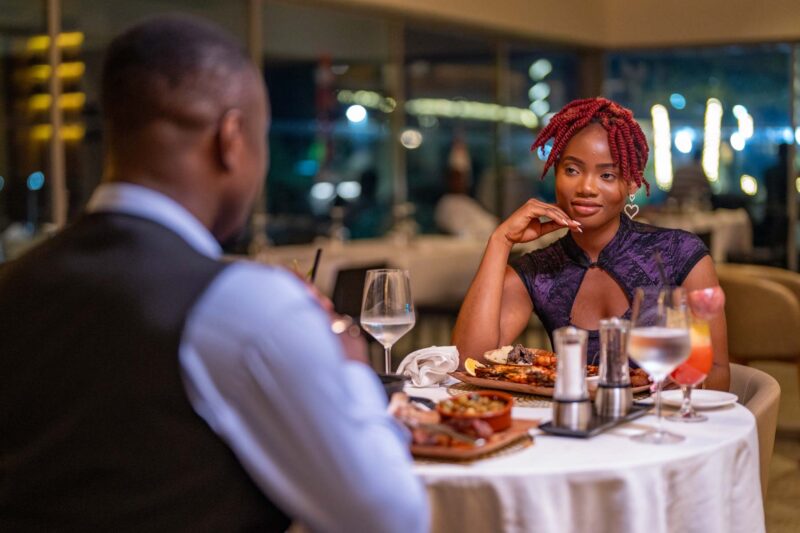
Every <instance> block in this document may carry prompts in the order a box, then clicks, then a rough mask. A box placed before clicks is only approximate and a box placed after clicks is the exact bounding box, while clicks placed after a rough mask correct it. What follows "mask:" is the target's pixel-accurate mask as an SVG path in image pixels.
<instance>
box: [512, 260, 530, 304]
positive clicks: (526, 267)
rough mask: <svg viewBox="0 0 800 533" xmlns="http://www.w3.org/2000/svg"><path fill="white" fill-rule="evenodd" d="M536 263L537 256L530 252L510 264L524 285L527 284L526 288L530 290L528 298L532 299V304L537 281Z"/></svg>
mask: <svg viewBox="0 0 800 533" xmlns="http://www.w3.org/2000/svg"><path fill="white" fill-rule="evenodd" d="M536 263H537V261H536V257H535V254H534V253H530V252H529V253H527V254H523V255H521V256H519V257H515V258H514V259H512V260H511V261H510V262H509V263H508V265H509V266H510V267H511V268H513V269H514V271H515V272H516V273H517V275H518V276H519V277H520V279H521V280H522V283H524V284H525V288H526V289H527V290H528V296H530V297H531V302H533V289H534V281H535V279H536V271H537V267H536Z"/></svg>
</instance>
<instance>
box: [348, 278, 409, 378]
mask: <svg viewBox="0 0 800 533" xmlns="http://www.w3.org/2000/svg"><path fill="white" fill-rule="evenodd" d="M415 321H416V315H415V313H414V302H413V301H412V299H411V282H410V281H409V277H408V271H406V270H398V269H376V270H367V277H366V279H365V280H364V298H363V300H362V301H361V327H362V328H364V330H366V331H367V332H368V333H369V334H370V335H372V336H373V337H374V338H375V340H377V341H378V342H379V343H381V344H382V345H383V349H384V352H385V355H386V365H385V371H386V373H387V374H388V373H390V372H391V369H392V345H393V344H394V343H395V342H397V339H399V338H400V337H402V336H403V335H405V334H406V333H407V332H408V331H409V330H410V329H411V328H412V327H414V322H415Z"/></svg>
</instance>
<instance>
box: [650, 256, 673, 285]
mask: <svg viewBox="0 0 800 533" xmlns="http://www.w3.org/2000/svg"><path fill="white" fill-rule="evenodd" d="M654 257H655V260H656V266H657V267H658V276H659V277H660V278H661V283H662V284H663V285H664V286H665V287H668V286H669V285H670V283H669V280H668V279H667V273H666V272H665V271H664V261H663V260H662V259H661V253H660V252H659V251H658V250H656V253H655V254H654Z"/></svg>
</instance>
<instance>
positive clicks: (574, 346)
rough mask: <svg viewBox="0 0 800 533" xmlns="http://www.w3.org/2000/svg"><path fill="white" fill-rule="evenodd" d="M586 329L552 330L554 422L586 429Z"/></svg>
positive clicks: (588, 409)
mask: <svg viewBox="0 0 800 533" xmlns="http://www.w3.org/2000/svg"><path fill="white" fill-rule="evenodd" d="M588 337H589V335H588V333H587V332H586V331H585V330H582V329H578V328H574V327H572V326H569V327H565V328H559V329H557V330H555V331H554V332H553V341H554V344H555V349H556V354H557V355H558V360H557V361H558V363H557V372H556V384H555V390H554V391H553V425H554V426H557V427H564V428H569V429H574V430H585V429H586V428H587V427H589V421H590V420H591V418H592V406H591V402H590V400H589V390H588V388H587V386H586V345H587V341H588Z"/></svg>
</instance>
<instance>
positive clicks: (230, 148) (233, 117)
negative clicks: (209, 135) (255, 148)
mask: <svg viewBox="0 0 800 533" xmlns="http://www.w3.org/2000/svg"><path fill="white" fill-rule="evenodd" d="M243 146H244V124H243V117H242V112H241V111H240V110H238V109H228V110H227V111H225V113H224V114H223V115H222V118H220V120H219V128H218V130H217V154H218V157H219V163H220V165H221V166H222V168H224V169H225V170H231V169H232V168H233V167H234V166H235V165H236V161H237V160H238V159H239V157H240V155H241V151H242V148H243Z"/></svg>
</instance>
